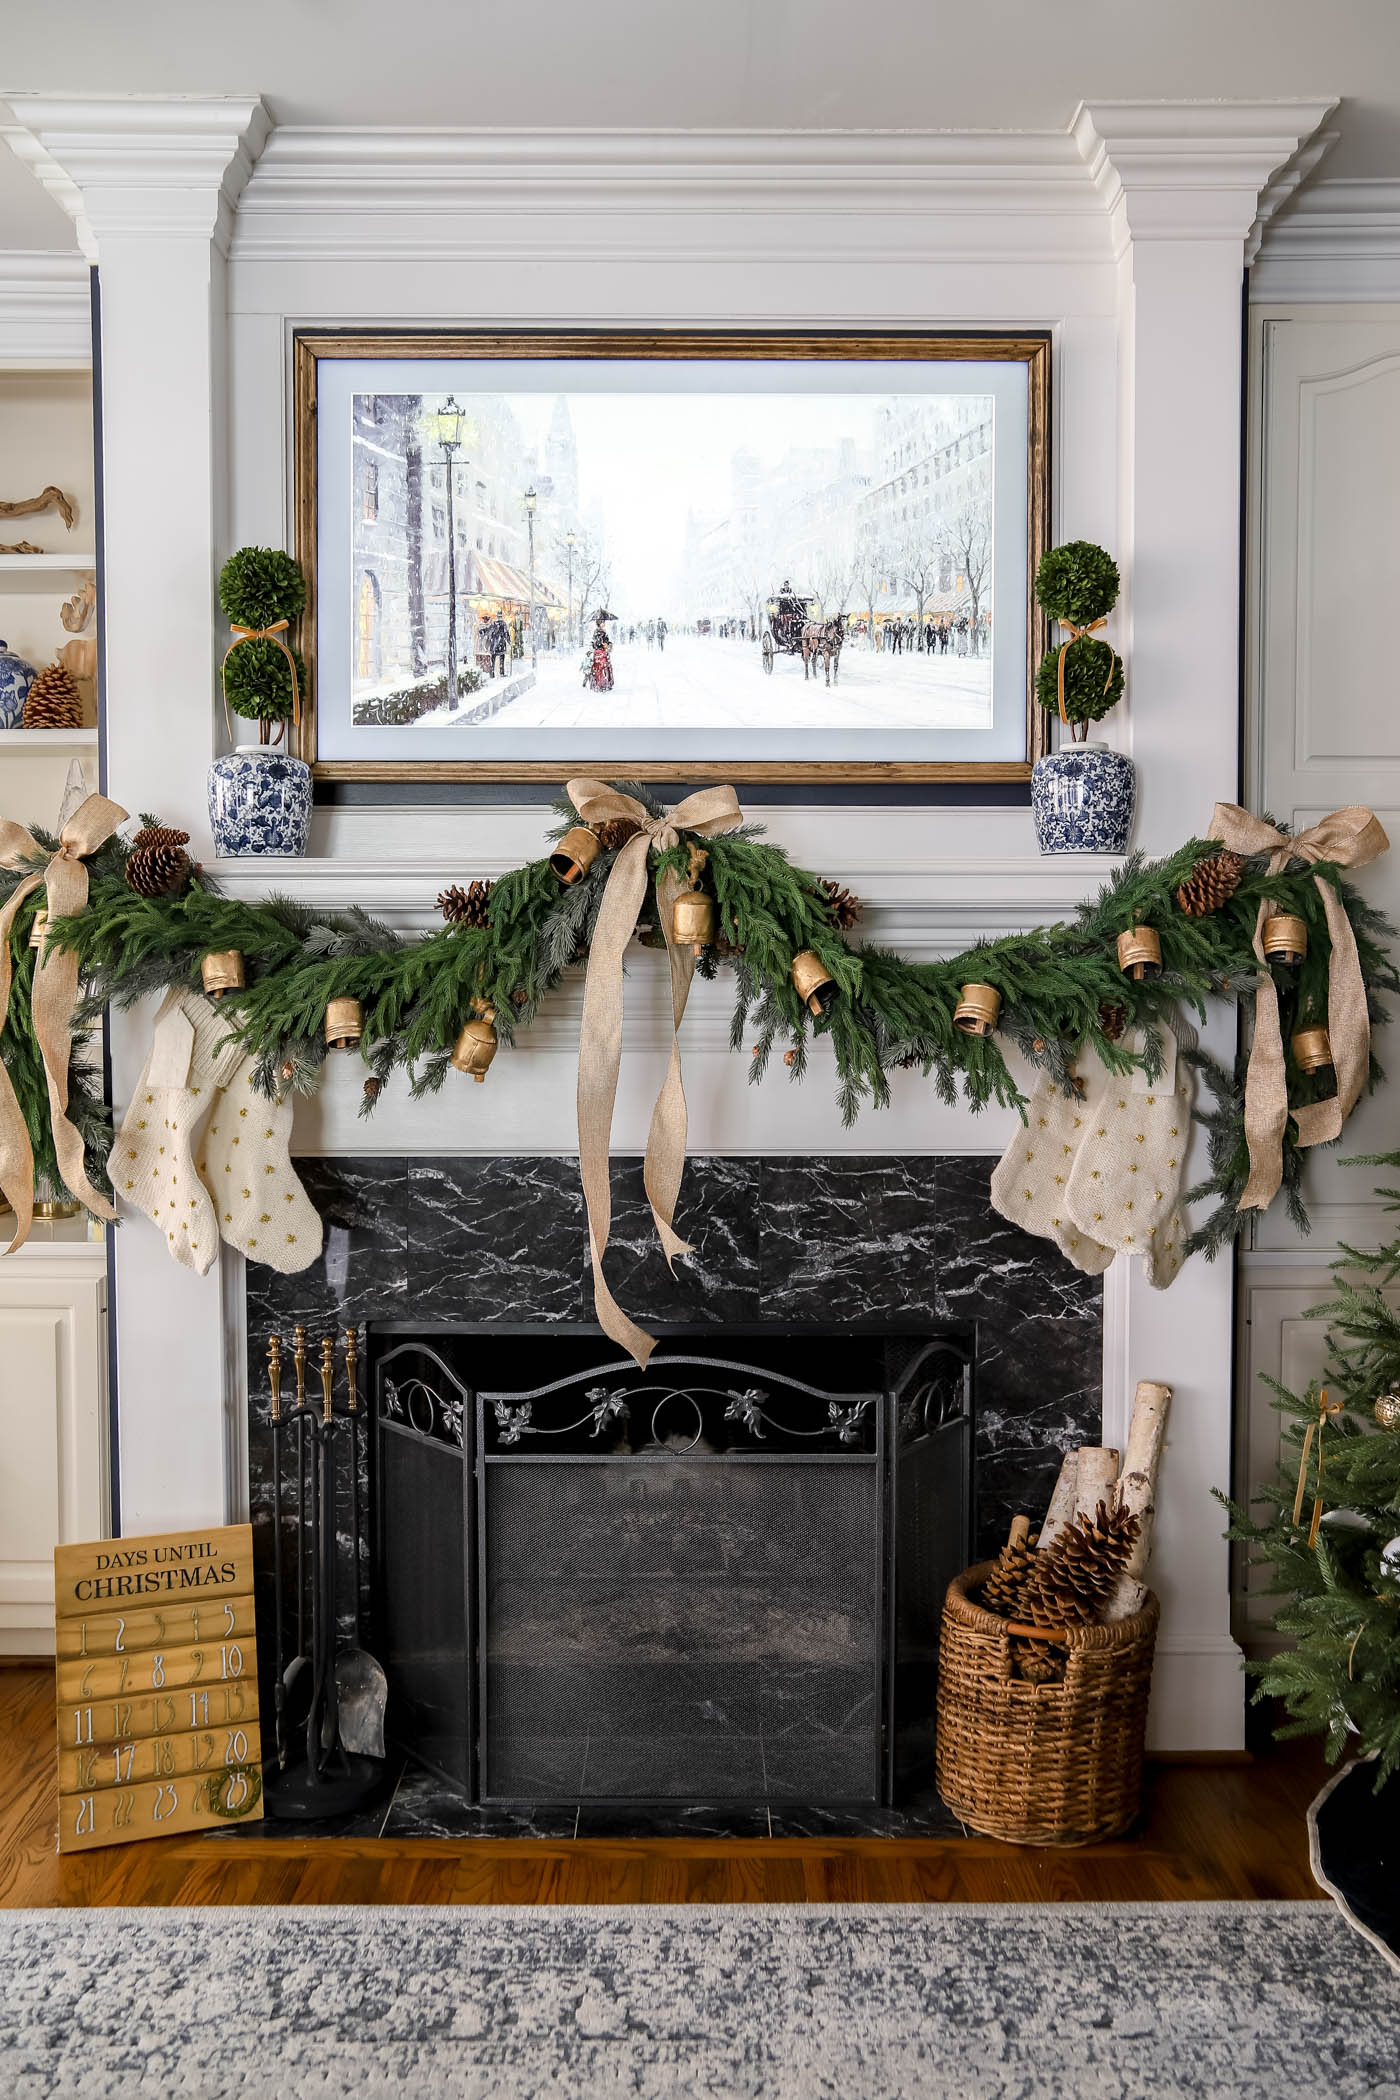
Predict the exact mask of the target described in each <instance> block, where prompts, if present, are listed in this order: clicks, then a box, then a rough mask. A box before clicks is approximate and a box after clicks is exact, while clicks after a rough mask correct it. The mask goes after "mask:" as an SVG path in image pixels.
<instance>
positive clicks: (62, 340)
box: [0, 248, 92, 371]
mask: <svg viewBox="0 0 1400 2100" xmlns="http://www.w3.org/2000/svg"><path fill="white" fill-rule="evenodd" d="M91 363H92V290H91V281H90V277H89V271H88V265H87V263H86V262H84V260H83V258H82V256H81V255H78V254H71V255H65V254H53V253H50V252H48V251H45V250H41V249H25V248H12V249H8V250H6V249H0V369H3V370H8V371H26V370H49V371H53V370H82V369H84V368H85V367H87V366H89V365H91Z"/></svg>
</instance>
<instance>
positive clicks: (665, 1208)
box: [568, 778, 744, 1365]
mask: <svg viewBox="0 0 1400 2100" xmlns="http://www.w3.org/2000/svg"><path fill="white" fill-rule="evenodd" d="M568 794H569V800H570V801H571V802H572V803H573V805H574V808H575V809H576V810H577V811H578V813H579V815H580V817H582V819H583V821H584V823H585V824H593V825H596V824H600V823H602V822H604V821H605V820H606V819H608V818H624V819H627V820H629V821H630V822H631V823H633V824H636V825H637V826H638V827H639V828H638V830H637V831H636V832H635V833H634V834H633V836H632V837H631V838H630V839H628V841H627V843H626V845H625V846H623V848H622V850H621V852H620V853H619V854H618V856H617V859H616V860H615V861H614V862H613V864H612V868H611V870H610V872H609V875H608V884H607V888H606V889H605V890H604V892H603V901H602V904H601V905H600V907H599V910H598V918H597V922H596V924H595V926H594V929H593V938H592V941H591V943H590V945H589V951H588V975H587V978H586V980H585V982H584V988H583V1021H582V1025H581V1027H580V1030H579V1052H578V1155H579V1173H580V1176H581V1179H582V1181H583V1200H584V1203H585V1205H586V1206H587V1210H588V1244H589V1250H590V1253H591V1255H592V1259H593V1302H594V1305H595V1307H596V1309H597V1314H598V1325H599V1326H600V1327H601V1328H602V1330H603V1332H604V1334H606V1335H608V1336H609V1337H610V1339H611V1340H613V1341H615V1342H616V1343H617V1344H618V1346H619V1347H620V1348H623V1349H625V1350H626V1351H627V1353H628V1355H629V1356H631V1357H633V1358H634V1359H635V1361H636V1362H637V1363H639V1364H642V1365H645V1363H646V1361H647V1358H648V1357H649V1356H650V1355H651V1352H652V1350H653V1349H654V1348H655V1347H656V1341H655V1338H654V1336H652V1335H649V1334H646V1333H645V1332H644V1331H643V1330H642V1329H641V1328H640V1327H638V1326H637V1324H636V1322H635V1321H633V1320H629V1319H628V1317H627V1315H626V1313H625V1312H624V1311H623V1310H622V1307H621V1306H620V1305H619V1304H618V1303H617V1301H616V1299H615V1298H614V1297H613V1295H612V1292H611V1291H610V1290H609V1289H608V1286H607V1284H606V1282H605V1281H604V1278H603V1256H604V1254H605V1253H606V1251H607V1245H608V1234H609V1232H610V1230H611V1228H612V1186H611V1183H610V1180H609V1175H608V1156H609V1152H610V1150H611V1146H612V1119H613V1107H614V1104H615V1103H616V1100H617V1078H618V1071H619V1069H620V1066H621V1063H622V993H623V977H622V959H623V956H624V954H625V953H626V950H627V944H628V942H629V941H630V940H631V938H632V934H633V931H634V930H635V927H636V924H637V913H638V911H639V909H640V908H641V903H642V899H643V897H644V896H645V895H646V887H647V856H648V855H649V854H650V853H651V852H653V851H655V852H657V853H664V852H666V851H667V850H668V848H670V847H672V846H674V845H676V844H677V843H678V841H679V838H680V834H681V833H682V832H683V831H691V832H700V833H703V834H705V835H707V836H712V835H713V834H714V833H716V832H721V831H732V830H733V829H734V827H735V825H736V824H742V822H743V820H744V813H743V811H742V810H741V809H740V807H739V802H738V797H737V796H736V795H735V793H734V790H733V788H730V787H715V788H703V789H702V790H701V791H700V793H699V794H696V795H688V796H687V797H686V799H685V800H684V802H678V803H677V804H676V807H675V808H674V809H671V810H667V812H666V813H665V815H664V816H660V817H653V816H651V815H650V814H649V813H648V811H647V810H646V809H645V808H644V806H643V805H642V804H641V803H640V802H637V801H635V800H634V799H633V797H632V796H631V795H622V794H619V793H618V791H617V789H616V788H613V787H609V786H608V784H607V782H606V781H604V780H590V779H587V778H583V779H579V780H571V781H569V782H568ZM680 889H681V884H680V881H679V879H678V878H677V877H676V875H675V874H674V873H673V872H671V871H668V872H667V873H666V874H664V875H662V876H661V877H660V878H659V880H658V882H657V885H656V905H657V911H658V914H659V916H660V920H661V930H662V932H663V934H664V935H665V937H666V955H667V959H668V961H669V962H670V965H671V1055H670V1058H669V1060H668V1062H667V1066H666V1078H665V1080H664V1082H663V1084H662V1088H661V1092H660V1093H659V1094H658V1095H657V1097H656V1106H655V1108H654V1109H653V1110H652V1115H651V1129H650V1131H649V1132H648V1134H647V1154H646V1165H645V1168H644V1170H643V1177H642V1178H643V1182H644V1184H645V1187H646V1192H647V1201H648V1202H649V1203H650V1205H651V1214H652V1217H653V1219H654V1220H655V1223H656V1231H657V1236H658V1238H659V1239H660V1241H661V1247H662V1251H663V1253H664V1254H665V1256H666V1260H667V1264H668V1265H669V1264H670V1263H672V1262H673V1261H674V1259H675V1256H676V1255H678V1254H688V1253H689V1252H690V1246H689V1243H688V1242H687V1241H685V1240H683V1239H681V1238H680V1236H679V1235H678V1234H677V1233H676V1232H675V1231H674V1230H673V1227H672V1222H671V1221H672V1219H673V1218H674V1217H675V1214H676V1198H677V1196H678V1195H679V1194H680V1186H681V1175H682V1174H683V1173H684V1171H685V1141H686V1106H685V1088H684V1086H683V1084H682V1082H681V1052H680V1042H679V1031H680V1025H681V1017H682V1015H683V1014H684V1013H685V1003H686V999H687V998H688V996H689V993H690V982H691V978H692V977H693V975H694V972H695V961H694V958H693V956H692V955H691V954H690V951H689V950H688V949H679V948H676V947H675V946H674V945H673V943H672V940H671V910H672V906H673V905H674V903H675V901H676V898H677V896H678V895H679V893H680Z"/></svg>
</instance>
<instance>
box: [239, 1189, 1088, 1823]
mask: <svg viewBox="0 0 1400 2100" xmlns="http://www.w3.org/2000/svg"><path fill="white" fill-rule="evenodd" d="M991 1165H992V1162H991V1161H990V1160H989V1159H979V1158H966V1157H960V1156H959V1157H927V1156H926V1157H918V1158H889V1157H884V1156H877V1155H860V1154H849V1153H843V1154H835V1155H828V1156H825V1157H822V1158H813V1159H805V1158H738V1157H724V1158H719V1157H711V1158H699V1159H693V1160H692V1161H691V1162H690V1163H689V1166H688V1168H687V1173H686V1181H685V1186H684V1189H683V1193H682V1207H681V1211H680V1213H679V1214H678V1216H677V1219H676V1224H677V1229H678V1230H679V1231H681V1232H682V1233H683V1234H684V1236H685V1237H686V1238H688V1239H689V1240H690V1241H691V1242H692V1244H693V1246H694V1249H695V1252H694V1254H693V1255H692V1256H691V1257H690V1258H689V1259H688V1260H685V1261H680V1262H678V1263H677V1274H676V1276H675V1277H674V1278H672V1277H671V1276H670V1275H669V1274H668V1272H667V1269H666V1266H665V1263H664V1261H663V1260H662V1257H661V1255H660V1252H659V1250H658V1248H657V1246H656V1241H655V1234H654V1231H653V1228H652V1225H651V1218H650V1212H649V1211H648V1209H647V1206H646V1202H645V1198H644V1196H643V1193H642V1186H641V1166H640V1161H639V1160H638V1159H636V1158H634V1157H632V1158H628V1157H624V1158H619V1159H617V1160H615V1161H614V1165H613V1232H612V1240H611V1244H610V1250H609V1256H608V1273H609V1277H610V1280H611V1282H612V1285H613V1289H614V1291H615V1293H616V1295H617V1297H618V1299H619V1301H620V1302H621V1303H622V1304H623V1305H624V1306H625V1307H626V1308H627V1310H628V1311H629V1312H630V1313H631V1314H632V1315H633V1316H634V1317H635V1318H637V1319H638V1320H640V1321H641V1322H643V1323H644V1324H653V1325H654V1327H660V1328H662V1329H665V1328H667V1327H669V1328H672V1329H676V1328H682V1329H686V1330H689V1331H690V1333H691V1334H692V1335H694V1334H695V1332H696V1330H697V1329H699V1330H704V1331H709V1330H710V1329H714V1330H716V1344H718V1335H719V1331H720V1330H724V1329H736V1330H737V1329H744V1330H747V1331H748V1332H749V1333H750V1334H753V1333H754V1332H755V1331H757V1332H759V1333H761V1332H762V1331H763V1329H764V1328H765V1326H769V1325H772V1326H773V1327H774V1328H775V1329H781V1328H796V1329H798V1330H799V1331H800V1330H801V1329H802V1327H803V1326H804V1325H806V1324H809V1323H810V1325H811V1326H812V1327H813V1328H814V1329H815V1328H817V1327H821V1328H828V1329H829V1328H831V1327H832V1326H835V1325H840V1324H841V1323H843V1322H849V1323H851V1324H853V1325H855V1324H859V1325H862V1326H865V1327H867V1328H875V1329H879V1328H884V1329H886V1330H887V1331H891V1330H897V1331H901V1332H904V1333H909V1332H910V1331H913V1330H922V1329H926V1330H927V1331H928V1333H929V1335H930V1336H931V1337H932V1336H933V1335H934V1334H937V1333H950V1332H952V1333H957V1334H958V1335H960V1336H962V1337H964V1338H967V1339H968V1340H970V1341H971V1344H972V1347H973V1349H974V1353H975V1364H976V1369H975V1416H974V1425H973V1491H974V1492H973V1511H972V1515H973V1533H974V1547H975V1550H976V1551H977V1552H978V1553H979V1554H984V1553H987V1552H991V1551H994V1550H995V1548H996V1547H997V1545H998V1544H999V1543H1000V1541H1001V1539H1002V1538H1004V1536H1005V1533H1006V1527H1007V1524H1008V1522H1009V1520H1010V1517H1011V1515H1012V1514H1014V1513H1015V1511H1017V1510H1019V1509H1024V1510H1030V1511H1034V1510H1037V1509H1039V1508H1043V1506H1044V1504H1045V1501H1046V1499H1047V1497H1048V1494H1049V1490H1050V1486H1051V1484H1052V1482H1053V1477H1054V1474H1055V1472H1056V1470H1057V1468H1058V1464H1059V1459H1060V1455H1061V1453H1062V1452H1063V1451H1064V1450H1066V1449H1068V1448H1070V1447H1071V1446H1073V1445H1075V1444H1078V1443H1084V1442H1091V1443H1092V1442H1097V1441H1098V1438H1099V1434H1100V1425H1101V1417H1102V1399H1101V1387H1100V1371H1101V1351H1102V1288H1101V1285H1100V1283H1099V1282H1098V1281H1097V1280H1095V1279H1092V1278H1089V1277H1085V1276H1082V1275H1081V1274H1080V1273H1079V1272H1078V1271H1077V1270H1075V1269H1073V1268H1072V1267H1071V1266H1070V1265H1069V1264H1068V1263H1067V1262H1066V1261H1065V1260H1064V1259H1063V1258H1062V1257H1061V1256H1060V1255H1059V1254H1058V1252H1057V1251H1056V1250H1055V1249H1054V1248H1053V1247H1052V1246H1050V1245H1049V1244H1048V1243H1047V1242H1045V1241H1043V1240H1038V1239H1033V1238H1031V1237H1029V1236H1028V1235H1026V1234H1024V1233H1022V1232H1019V1231H1017V1229H1016V1228H1015V1227H1014V1226H1012V1225H1010V1224H1008V1223H1007V1222H1006V1221H1005V1220H1004V1219H1002V1218H1001V1217H1000V1216H999V1215H998V1214H997V1213H996V1212H995V1211H994V1210H993V1209H992V1207H991V1204H990V1200H989V1194H988V1190H989V1182H990V1175H991ZM298 1169H299V1171H300V1173H301V1175H302V1178H303V1180H304V1181H305V1183H306V1187H307V1190H308V1193H309V1194H310V1196H311V1198H312V1201H313V1202H314V1203H315V1204H316V1206H317V1208H318V1210H319V1211H320V1213H321V1215H322V1217H323V1218H324V1220H325V1225H326V1237H325V1248H324V1252H323V1255H322V1257H321V1259H320V1260H319V1261H318V1262H317V1263H316V1265H315V1266H314V1267H313V1268H312V1269H310V1270H307V1271H305V1272H303V1273H302V1274H300V1275H296V1276H281V1275H278V1274H276V1273H275V1272H273V1271H271V1270H268V1269H264V1268H252V1267H250V1268H249V1270H248V1272H247V1321H248V1366H249V1391H250V1423H249V1464H250V1476H251V1500H252V1509H253V1519H254V1526H255V1532H256V1535H257V1539H258V1547H259V1560H260V1562H262V1563H264V1564H266V1563H267V1562H268V1561H269V1560H270V1530H271V1527H270V1524H269V1521H268V1519H269V1513H270V1482H269V1457H270V1452H269V1440H268V1435H267V1393H266V1381H265V1377H264V1376H263V1375H262V1367H263V1366H264V1365H265V1363H266V1357H267V1342H268V1339H269V1337H270V1336H271V1335H272V1334H273V1333H278V1334H280V1335H281V1336H282V1337H283V1341H284V1346H285V1345H286V1344H287V1343H288V1341H289V1339H290V1332H291V1329H292V1327H293V1326H294V1325H296V1324H297V1323H301V1324H303V1325H305V1326H306V1328H307V1329H308V1332H309V1337H310V1343H311V1349H312V1356H313V1361H314V1359H315V1356H316V1351H317V1346H318V1344H319V1341H320V1338H321V1336H322V1335H323V1334H324V1333H326V1332H328V1331H331V1330H337V1331H338V1330H341V1329H343V1328H345V1327H347V1326H352V1325H353V1326H357V1327H360V1328H362V1329H363V1328H365V1327H369V1328H371V1329H373V1328H375V1327H383V1326H387V1325H388V1324H389V1323H392V1325H393V1326H394V1327H395V1328H396V1329H397V1330H398V1332H399V1333H400V1334H402V1333H403V1331H404V1330H405V1328H406V1327H408V1328H411V1329H413V1330H415V1331H417V1332H420V1333H423V1334H425V1335H426V1334H428V1333H429V1332H430V1330H432V1329H433V1328H434V1327H443V1328H447V1327H452V1328H457V1329H458V1330H459V1331H460V1329H461V1328H463V1327H468V1328H471V1327H476V1326H501V1327H505V1326H515V1327H520V1326H523V1325H530V1324H536V1323H538V1324H540V1325H545V1324H550V1325H556V1324H557V1325H560V1326H569V1327H574V1328H577V1329H580V1330H582V1331H583V1332H584V1333H585V1334H586V1333H587V1331H588V1327H589V1322H590V1318H591V1313H592V1290H591V1279H590V1275H589V1269H588V1261H587V1241H586V1229H585V1223H584V1214H583V1203H582V1197H581V1194H580V1190H579V1182H578V1164H577V1161H576V1159H574V1158H571V1157H557V1156H543V1155H528V1156H523V1155H522V1156H510V1157H504V1156H496V1157H468V1158H451V1159H441V1160H435V1159H427V1158H421V1157H413V1158H380V1157H365V1158H357V1159H304V1160H301V1161H299V1162H298ZM595 1331H596V1330H595ZM600 1346H601V1347H607V1346H608V1345H606V1344H605V1343H602V1342H601V1340H600ZM726 1353H729V1352H728V1351H726ZM732 1353H733V1354H735V1355H739V1354H741V1353H742V1347H741V1345H740V1344H739V1343H738V1342H737V1339H736V1344H735V1347H734V1349H733V1352H732ZM940 1813H941V1812H940V1811H939V1810H938V1808H937V1806H936V1804H931V1803H925V1804H923V1809H922V1820H921V1809H920V1804H917V1803H913V1802H910V1803H901V1804H899V1805H898V1806H897V1807H896V1809H894V1810H871V1811H869V1812H861V1813H860V1814H859V1815H858V1816H856V1817H855V1818H844V1819H843V1818H842V1817H841V1816H839V1815H838V1816H836V1817H835V1818H833V1815H832V1814H831V1812H830V1811H829V1810H827V1809H824V1808H822V1807H821V1806H815V1807H814V1808H813V1809H812V1810H811V1811H810V1812H808V1813H805V1814H804V1813H803V1812H801V1811H794V1810H792V1809H790V1808H784V1809H783V1810H782V1811H781V1812H779V1811H778V1810H776V1809H774V1810H773V1811H772V1812H771V1814H770V1813H768V1812H766V1811H764V1810H763V1809H761V1808H760V1809H756V1810H753V1811H751V1812H750V1811H745V1812H740V1813H737V1814H736V1812H735V1811H734V1810H733V1809H732V1808H731V1809H723V1810H719V1811H713V1810H711V1811H707V1810H706V1809H705V1808H704V1806H703V1805H702V1804H699V1803H696V1804H694V1805H693V1806H691V1807H689V1808H685V1809H677V1810H676V1811H675V1812H674V1813H671V1814H649V1815H645V1816H642V1817H641V1818H638V1817H637V1816H636V1815H629V1813H628V1812H627V1811H626V1810H618V1809H615V1808H614V1809H609V1808H606V1807H601V1806H592V1805H589V1804H582V1805H581V1806H574V1807H572V1808H570V1807H559V1808H557V1809H551V1810H548V1811H536V1812H534V1813H533V1814H531V1813H528V1812H525V1811H515V1812H508V1813H502V1812H499V1811H488V1810H483V1809H479V1808H472V1807H470V1806H469V1804H467V1803H465V1802H464V1801H463V1800H462V1799H461V1797H460V1796H459V1795H457V1794H456V1793H455V1792H454V1790H453V1789H452V1788H450V1787H449V1786H447V1785H446V1784H445V1783H444V1782H442V1781H440V1780H438V1779H435V1778H432V1777H431V1776H430V1775H428V1774H426V1773H421V1772H415V1771H413V1770H412V1769H410V1771H409V1772H408V1773H407V1774H406V1775H405V1776H404V1777H403V1778H402V1780H401V1781H400V1782H399V1783H398V1784H397V1786H396V1788H395V1790H394V1792H393V1795H392V1799H391V1802H390V1803H389V1805H388V1807H387V1809H386V1808H385V1807H384V1806H383V1805H381V1806H380V1807H379V1808H376V1809H375V1810H372V1811H370V1812H367V1814H366V1815H365V1816H362V1817H361V1818H359V1819H358V1820H357V1822H356V1823H355V1825H354V1827H355V1828H356V1829H357V1830H361V1831H366V1830H382V1831H384V1832H385V1834H392V1835H415V1836H434V1835H441V1836H453V1835H475V1834H483V1833H485V1832H489V1831H490V1830H492V1829H499V1830H501V1831H502V1832H503V1833H504V1832H507V1831H509V1832H510V1833H512V1834H518V1833H519V1832H521V1831H527V1832H528V1831H531V1830H534V1831H537V1832H538V1833H539V1834H540V1835H551V1836H565V1835H573V1834H577V1835H616V1834H619V1833H620V1832H622V1831H624V1830H626V1829H646V1830H649V1831H655V1832H658V1833H660V1832H664V1831H665V1830H667V1829H676V1830H680V1831H686V1832H690V1833H693V1834H694V1833H703V1832H706V1831H709V1830H711V1829H715V1830H720V1831H728V1832H733V1833H735V1834H739V1835H745V1834H749V1824H750V1823H752V1824H753V1828H754V1833H755V1834H763V1833H764V1831H771V1832H773V1833H774V1834H787V1835H792V1834H802V1833H803V1832H806V1831H812V1832H820V1833H826V1834H830V1833H831V1832H832V1831H833V1830H838V1829H848V1830H850V1831H852V1832H858V1831H882V1830H887V1829H888V1830H900V1829H904V1830H908V1829H911V1828H919V1827H937V1826H938V1823H939V1817H940ZM341 1827H346V1826H341ZM305 1828H306V1826H304V1825H303V1826H301V1829H302V1832H303V1834H304V1833H305Z"/></svg>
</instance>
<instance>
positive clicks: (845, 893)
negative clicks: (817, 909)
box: [817, 875, 860, 933]
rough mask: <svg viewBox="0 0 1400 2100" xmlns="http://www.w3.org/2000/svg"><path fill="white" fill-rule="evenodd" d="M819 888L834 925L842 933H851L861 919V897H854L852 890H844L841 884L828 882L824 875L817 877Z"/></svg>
mask: <svg viewBox="0 0 1400 2100" xmlns="http://www.w3.org/2000/svg"><path fill="white" fill-rule="evenodd" d="M817 888H818V889H819V890H820V891H821V893H822V897H823V900H824V901H825V904H826V908H827V910H828V911H829V912H830V914H831V923H832V925H833V926H835V927H838V928H839V930H840V931H841V932H842V933H849V932H850V930H851V928H852V927H853V926H854V925H855V923H856V920H857V919H858V918H859V917H860V899H859V897H856V896H853V895H852V893H851V892H850V890H843V889H842V887H841V885H840V883H839V882H828V881H827V879H826V877H825V876H824V875H819V876H818V877H817Z"/></svg>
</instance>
